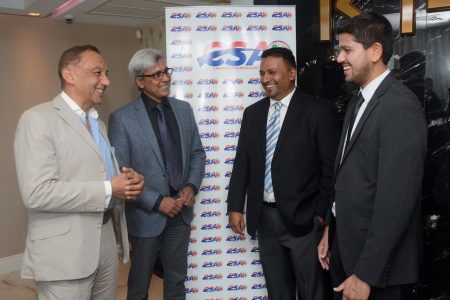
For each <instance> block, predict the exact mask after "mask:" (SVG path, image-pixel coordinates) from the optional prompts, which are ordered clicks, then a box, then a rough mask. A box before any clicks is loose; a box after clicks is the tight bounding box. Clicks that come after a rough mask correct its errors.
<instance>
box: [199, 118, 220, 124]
mask: <svg viewBox="0 0 450 300" xmlns="http://www.w3.org/2000/svg"><path fill="white" fill-rule="evenodd" d="M217 124H219V120H217V119H201V120H200V121H198V125H217Z"/></svg>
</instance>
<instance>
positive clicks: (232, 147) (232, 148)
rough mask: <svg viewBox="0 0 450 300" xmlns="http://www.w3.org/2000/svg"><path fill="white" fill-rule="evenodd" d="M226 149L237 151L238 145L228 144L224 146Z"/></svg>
mask: <svg viewBox="0 0 450 300" xmlns="http://www.w3.org/2000/svg"><path fill="white" fill-rule="evenodd" d="M224 150H225V151H236V150H237V146H236V145H226V146H225V148H224Z"/></svg>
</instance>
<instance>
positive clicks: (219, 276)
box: [203, 274, 222, 280]
mask: <svg viewBox="0 0 450 300" xmlns="http://www.w3.org/2000/svg"><path fill="white" fill-rule="evenodd" d="M218 279H222V274H205V275H204V276H203V280H218Z"/></svg>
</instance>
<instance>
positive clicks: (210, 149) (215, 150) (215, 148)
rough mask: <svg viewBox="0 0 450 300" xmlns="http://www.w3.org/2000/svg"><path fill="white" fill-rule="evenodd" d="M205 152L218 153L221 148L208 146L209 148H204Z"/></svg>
mask: <svg viewBox="0 0 450 300" xmlns="http://www.w3.org/2000/svg"><path fill="white" fill-rule="evenodd" d="M203 150H204V151H205V152H217V151H219V150H220V147H219V146H217V145H208V146H203Z"/></svg>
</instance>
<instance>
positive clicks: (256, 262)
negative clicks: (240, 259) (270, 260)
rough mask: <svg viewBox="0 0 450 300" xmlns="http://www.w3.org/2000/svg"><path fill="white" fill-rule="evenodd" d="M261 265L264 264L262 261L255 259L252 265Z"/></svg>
mask: <svg viewBox="0 0 450 300" xmlns="http://www.w3.org/2000/svg"><path fill="white" fill-rule="evenodd" d="M260 264H262V262H261V260H260V259H254V260H253V261H252V265H260Z"/></svg>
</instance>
